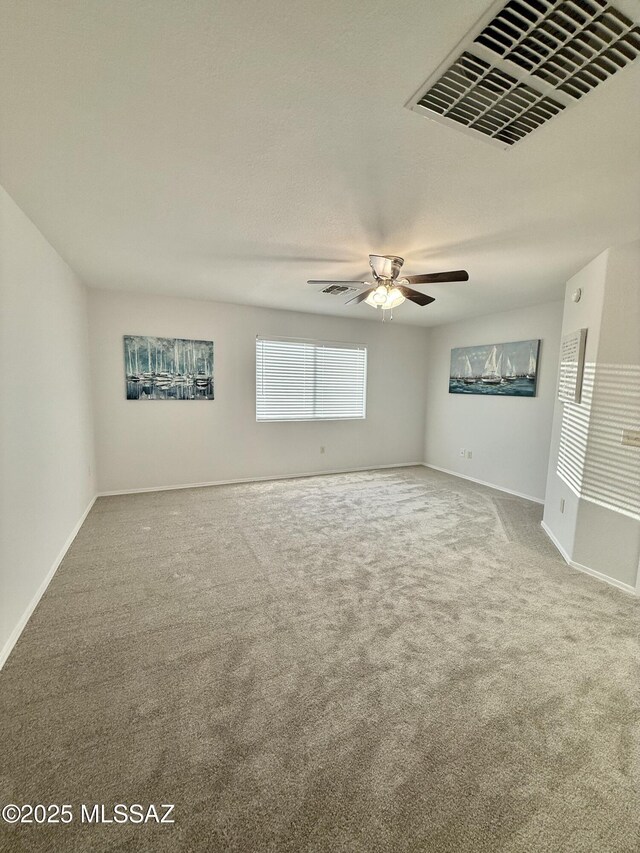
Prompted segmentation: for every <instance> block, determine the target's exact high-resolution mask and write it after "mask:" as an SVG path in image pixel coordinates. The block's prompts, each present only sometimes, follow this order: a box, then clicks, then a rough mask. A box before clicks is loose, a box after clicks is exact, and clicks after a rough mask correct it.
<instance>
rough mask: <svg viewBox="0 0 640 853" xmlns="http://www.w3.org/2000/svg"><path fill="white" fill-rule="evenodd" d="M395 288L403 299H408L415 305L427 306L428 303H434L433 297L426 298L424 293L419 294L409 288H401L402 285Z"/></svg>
mask: <svg viewBox="0 0 640 853" xmlns="http://www.w3.org/2000/svg"><path fill="white" fill-rule="evenodd" d="M396 287H397V288H398V290H399V291H400V293H401V294H402V295H403V296H404V298H405V299H410V300H411V302H415V303H416V305H429V303H431V302H435V301H436V300H435V297H433V296H427V294H426V293H420V291H419V290H412V289H411V288H410V287H403V286H402V285H396Z"/></svg>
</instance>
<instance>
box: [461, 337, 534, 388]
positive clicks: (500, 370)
mask: <svg viewBox="0 0 640 853" xmlns="http://www.w3.org/2000/svg"><path fill="white" fill-rule="evenodd" d="M539 351H540V340H539V339H538V340H530V341H512V342H510V343H503V344H485V345H483V346H475V347H456V348H455V349H452V350H451V365H450V368H449V393H450V394H484V395H489V396H491V395H496V396H500V397H535V396H536V389H537V383H538V355H539Z"/></svg>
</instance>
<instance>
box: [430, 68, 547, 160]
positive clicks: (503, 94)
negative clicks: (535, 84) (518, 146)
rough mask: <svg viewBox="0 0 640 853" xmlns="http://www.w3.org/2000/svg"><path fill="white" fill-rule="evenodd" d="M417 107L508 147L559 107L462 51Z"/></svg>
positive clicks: (508, 75) (509, 76) (497, 69)
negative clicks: (421, 107) (458, 123)
mask: <svg viewBox="0 0 640 853" xmlns="http://www.w3.org/2000/svg"><path fill="white" fill-rule="evenodd" d="M419 103H420V104H421V106H424V107H426V108H427V109H430V110H433V111H434V112H436V113H439V114H440V115H443V116H446V117H447V118H450V119H452V120H453V121H457V122H460V124H464V125H466V126H467V127H470V128H471V129H472V130H477V131H480V133H484V134H486V135H487V136H491V137H493V138H494V139H497V140H499V141H500V142H505V143H507V145H512V144H513V143H514V142H517V141H518V140H519V139H522V137H523V136H526V135H527V134H528V133H531V131H532V130H535V129H536V127H539V126H540V125H541V124H543V122H545V121H547V120H548V119H550V118H551V117H552V116H554V115H556V113H559V112H560V110H562V109H564V104H561V103H560V102H558V101H555V100H554V99H553V98H550V97H548V96H545V95H544V94H543V93H542V92H538V91H537V90H536V89H533V88H531V87H530V86H527V85H525V84H524V83H520V82H519V80H518V79H517V78H516V77H512V76H511V75H510V74H506V73H505V72H504V71H500V69H499V68H495V67H492V66H491V65H489V64H488V63H487V62H483V61H482V60H481V59H478V58H477V57H475V56H473V55H472V54H471V53H463V54H462V56H461V57H460V58H459V59H458V60H457V61H456V62H454V64H453V65H452V66H451V68H450V69H449V70H448V71H446V72H445V74H444V75H443V76H442V77H441V78H440V80H438V82H437V83H436V84H435V86H433V87H432V88H431V89H429V91H428V92H427V93H426V94H425V95H424V97H423V98H421V99H420V101H419Z"/></svg>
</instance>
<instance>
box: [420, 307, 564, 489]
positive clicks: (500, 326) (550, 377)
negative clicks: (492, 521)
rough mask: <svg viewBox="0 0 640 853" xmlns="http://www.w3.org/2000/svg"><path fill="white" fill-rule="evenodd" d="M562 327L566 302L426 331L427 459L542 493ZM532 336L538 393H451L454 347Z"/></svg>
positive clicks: (509, 486) (476, 476) (485, 479)
mask: <svg viewBox="0 0 640 853" xmlns="http://www.w3.org/2000/svg"><path fill="white" fill-rule="evenodd" d="M561 325H562V302H551V303H547V304H545V305H535V306H532V307H530V308H522V309H518V310H517V311H508V312H505V313H503V314H492V315H490V316H488V317H478V318H475V319H473V320H466V321H464V322H461V323H454V324H451V325H449V326H438V327H436V328H434V329H430V330H429V343H428V368H427V371H426V374H425V375H426V382H427V410H426V440H425V461H426V462H427V464H429V465H433V466H435V467H438V468H442V469H444V470H446V471H451V472H452V473H457V474H462V475H464V476H467V477H472V478H474V479H477V480H481V481H483V482H485V483H489V484H491V485H494V486H498V487H499V488H503V489H508V490H510V491H513V492H516V493H518V494H521V495H525V496H528V497H532V498H535V499H537V500H542V499H543V498H544V492H545V482H546V477H547V464H548V459H549V441H550V436H551V424H552V419H553V405H554V397H555V391H556V380H557V370H558V355H559V346H560V329H561ZM534 338H540V339H541V343H540V360H539V365H538V389H537V396H536V397H500V396H495V397H492V396H479V395H478V396H476V395H473V394H468V395H467V394H449V365H450V357H451V350H452V349H453V348H454V347H464V346H473V345H476V344H477V345H480V344H490V343H502V342H506V341H521V340H529V339H534ZM461 448H464V449H465V450H471V451H472V458H471V459H467V458H462V457H461V456H460V449H461Z"/></svg>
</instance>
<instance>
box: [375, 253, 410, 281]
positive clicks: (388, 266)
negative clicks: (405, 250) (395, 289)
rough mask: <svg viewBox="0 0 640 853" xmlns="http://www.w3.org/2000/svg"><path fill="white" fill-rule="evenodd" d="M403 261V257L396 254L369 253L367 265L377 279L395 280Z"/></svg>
mask: <svg viewBox="0 0 640 853" xmlns="http://www.w3.org/2000/svg"><path fill="white" fill-rule="evenodd" d="M403 263H404V258H399V257H397V256H396V255H369V266H370V267H371V269H372V271H373V275H374V277H375V278H376V280H377V281H381V280H385V279H386V280H387V281H389V280H390V281H395V280H396V278H397V277H398V274H399V272H400V269H401V268H402V264H403Z"/></svg>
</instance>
